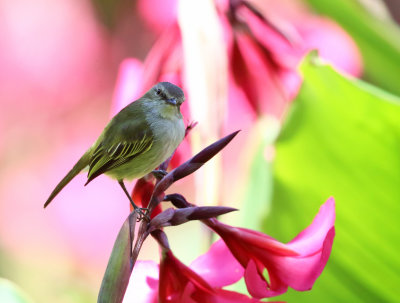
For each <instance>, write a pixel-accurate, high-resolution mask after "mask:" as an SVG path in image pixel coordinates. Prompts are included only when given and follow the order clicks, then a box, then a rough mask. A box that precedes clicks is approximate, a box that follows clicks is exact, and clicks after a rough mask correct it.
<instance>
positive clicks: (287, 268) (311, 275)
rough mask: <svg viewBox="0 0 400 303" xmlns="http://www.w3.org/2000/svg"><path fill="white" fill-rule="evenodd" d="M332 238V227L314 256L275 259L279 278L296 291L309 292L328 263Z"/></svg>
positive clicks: (333, 230)
mask: <svg viewBox="0 0 400 303" xmlns="http://www.w3.org/2000/svg"><path fill="white" fill-rule="evenodd" d="M334 237H335V228H334V227H332V228H331V229H330V230H329V231H328V233H327V235H326V238H325V240H324V242H323V243H322V247H321V248H320V250H319V251H317V252H316V253H315V254H314V255H310V256H306V257H303V258H301V257H300V258H282V257H277V258H275V260H274V262H275V266H276V267H277V273H278V274H279V278H280V279H281V280H282V281H283V282H284V283H285V284H287V285H289V286H290V287H292V288H293V289H296V290H298V291H305V290H310V289H311V288H312V286H313V284H314V283H315V280H316V279H317V278H318V277H319V276H320V274H321V273H322V271H323V269H324V268H325V265H326V263H327V262H328V259H329V256H330V253H331V249H332V243H333V238H334Z"/></svg>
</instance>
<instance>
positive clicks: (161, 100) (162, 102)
mask: <svg viewBox="0 0 400 303" xmlns="http://www.w3.org/2000/svg"><path fill="white" fill-rule="evenodd" d="M144 97H146V101H145V105H146V107H147V106H149V107H148V110H151V111H154V110H155V111H156V112H154V113H157V114H159V115H161V116H162V117H163V118H167V119H174V117H178V118H179V117H181V113H180V106H181V104H182V103H183V101H185V95H184V94H183V91H182V89H180V88H179V87H178V86H176V85H175V84H172V83H169V82H160V83H157V84H156V85H154V86H153V87H152V88H151V89H150V90H149V91H148V92H147V93H146V94H145V96H144Z"/></svg>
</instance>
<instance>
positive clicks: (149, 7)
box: [137, 0, 177, 33]
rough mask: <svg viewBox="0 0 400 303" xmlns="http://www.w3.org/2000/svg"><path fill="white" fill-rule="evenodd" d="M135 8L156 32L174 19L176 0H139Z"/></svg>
mask: <svg viewBox="0 0 400 303" xmlns="http://www.w3.org/2000/svg"><path fill="white" fill-rule="evenodd" d="M137 8H138V10H139V13H140V14H141V15H142V17H143V18H144V19H145V21H146V22H147V23H148V25H149V26H150V27H151V28H152V29H153V30H154V31H155V32H156V33H160V32H161V31H162V30H163V29H165V27H166V26H168V25H170V24H171V23H172V22H173V21H174V20H176V13H177V0H139V1H138V4H137Z"/></svg>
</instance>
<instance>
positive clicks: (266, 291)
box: [244, 260, 288, 298]
mask: <svg viewBox="0 0 400 303" xmlns="http://www.w3.org/2000/svg"><path fill="white" fill-rule="evenodd" d="M244 279H245V281H246V286H247V290H248V291H249V293H250V294H251V295H252V296H253V297H254V298H267V297H273V296H278V295H280V294H283V293H285V292H286V291H287V288H288V287H287V285H285V284H283V283H281V282H280V281H279V279H276V278H275V277H274V275H273V274H271V275H270V279H271V285H268V283H267V281H265V278H264V277H263V276H261V275H260V274H259V272H258V270H257V265H256V263H255V262H254V260H250V261H249V263H248V264H247V267H246V271H245V274H244ZM272 282H273V283H272ZM272 284H274V285H272Z"/></svg>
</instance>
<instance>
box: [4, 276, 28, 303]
mask: <svg viewBox="0 0 400 303" xmlns="http://www.w3.org/2000/svg"><path fill="white" fill-rule="evenodd" d="M0 302H7V303H31V302H33V301H32V300H31V299H29V298H28V296H27V295H26V294H25V293H24V292H23V291H22V290H21V289H20V288H19V287H18V286H17V285H15V284H14V283H12V282H11V281H9V280H6V279H3V278H0Z"/></svg>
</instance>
